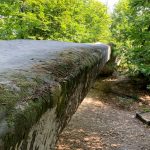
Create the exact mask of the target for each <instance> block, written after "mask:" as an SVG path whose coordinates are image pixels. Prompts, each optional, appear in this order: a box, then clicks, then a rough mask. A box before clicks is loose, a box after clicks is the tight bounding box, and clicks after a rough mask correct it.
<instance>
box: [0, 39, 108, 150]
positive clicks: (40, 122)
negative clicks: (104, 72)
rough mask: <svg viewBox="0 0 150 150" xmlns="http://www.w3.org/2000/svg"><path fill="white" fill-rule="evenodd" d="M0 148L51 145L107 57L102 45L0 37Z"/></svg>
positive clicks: (33, 149)
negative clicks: (10, 39)
mask: <svg viewBox="0 0 150 150" xmlns="http://www.w3.org/2000/svg"><path fill="white" fill-rule="evenodd" d="M0 53H1V55H0V149H1V150H7V149H12V150H13V149H17V150H49V149H53V148H54V146H55V143H56V141H57V137H58V134H59V133H60V132H61V131H62V129H63V128H64V126H65V125H66V124H67V123H68V121H69V120H70V118H71V116H72V115H73V114H74V112H75V111H76V109H77V107H78V106H79V104H80V103H81V101H82V100H83V98H84V97H85V95H86V94H87V92H88V90H89V89H90V87H91V85H92V83H93V82H94V80H95V78H96V76H97V75H98V73H99V70H100V69H101V68H102V67H103V66H104V64H105V63H106V62H107V61H108V59H109V56H110V48H109V46H107V45H104V44H76V43H66V42H57V41H32V40H14V41H0Z"/></svg>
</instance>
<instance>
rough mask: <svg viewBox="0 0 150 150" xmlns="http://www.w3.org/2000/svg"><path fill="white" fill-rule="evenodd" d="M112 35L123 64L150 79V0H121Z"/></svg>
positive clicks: (114, 18)
mask: <svg viewBox="0 0 150 150" xmlns="http://www.w3.org/2000/svg"><path fill="white" fill-rule="evenodd" d="M112 17H113V23H112V27H111V30H112V35H113V37H114V40H115V42H116V44H117V49H118V53H119V54H120V56H121V57H122V58H123V61H122V66H123V67H125V68H127V70H128V71H129V73H130V74H132V75H135V74H142V75H144V77H146V78H149V79H150V48H149V47H150V3H149V0H144V1H143V0H120V1H119V3H118V5H117V6H116V9H115V11H114V13H113V16H112Z"/></svg>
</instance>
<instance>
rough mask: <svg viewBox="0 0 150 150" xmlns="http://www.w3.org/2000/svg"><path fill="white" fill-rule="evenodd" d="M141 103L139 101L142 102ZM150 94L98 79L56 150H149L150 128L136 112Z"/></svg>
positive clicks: (146, 105) (148, 105) (146, 106)
mask: <svg viewBox="0 0 150 150" xmlns="http://www.w3.org/2000/svg"><path fill="white" fill-rule="evenodd" d="M139 99H140V100H139ZM149 110H150V93H148V92H147V91H144V90H141V89H139V88H137V86H135V85H133V84H131V82H130V81H128V80H126V79H115V78H111V77H109V78H105V79H98V80H97V81H96V83H95V85H94V86H93V88H92V89H91V90H90V92H89V93H88V95H87V97H86V98H85V99H84V100H83V102H82V103H81V105H80V106H79V108H78V110H77V112H76V113H75V115H74V116H73V117H72V119H71V121H70V123H69V124H68V126H67V127H66V128H65V129H64V131H63V132H62V134H61V135H60V138H59V141H58V143H57V147H56V149H57V150H150V127H149V126H148V125H145V124H144V123H142V122H141V121H139V120H138V119H137V118H135V114H136V112H137V111H149Z"/></svg>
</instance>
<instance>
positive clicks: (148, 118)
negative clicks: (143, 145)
mask: <svg viewBox="0 0 150 150" xmlns="http://www.w3.org/2000/svg"><path fill="white" fill-rule="evenodd" d="M136 118H138V119H139V120H141V121H142V122H144V123H146V124H147V125H150V112H138V113H136Z"/></svg>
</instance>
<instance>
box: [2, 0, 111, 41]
mask: <svg viewBox="0 0 150 150" xmlns="http://www.w3.org/2000/svg"><path fill="white" fill-rule="evenodd" d="M0 15H1V16H2V18H1V19H0V39H53V40H63V41H73V42H95V41H104V42H105V41H108V39H109V37H110V32H109V27H110V23H111V19H110V17H109V15H108V14H107V9H106V7H105V6H104V5H103V4H102V3H100V2H98V1H97V0H1V1H0Z"/></svg>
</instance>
